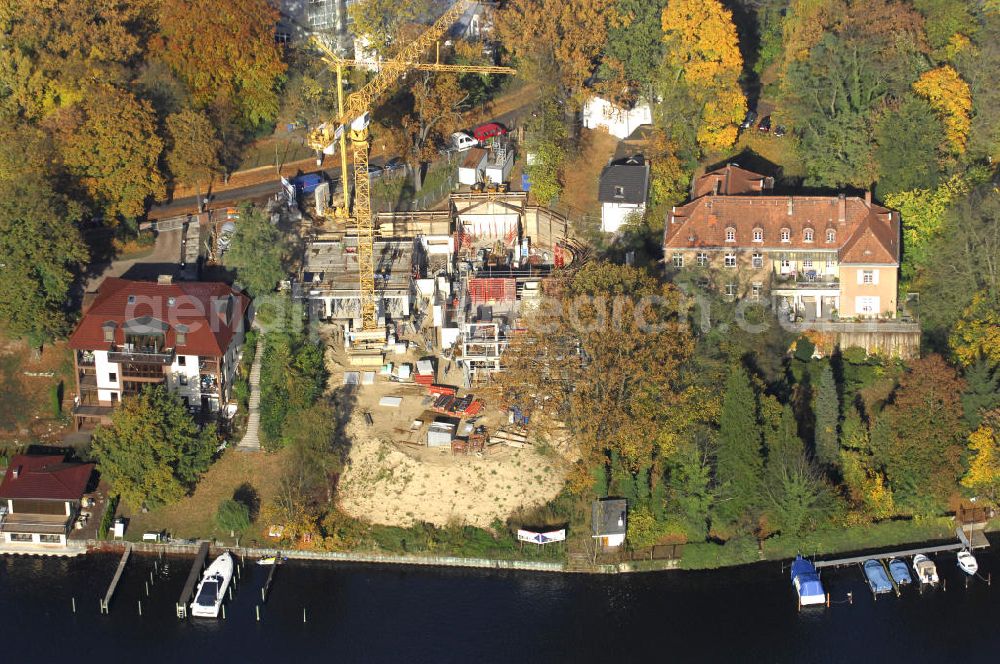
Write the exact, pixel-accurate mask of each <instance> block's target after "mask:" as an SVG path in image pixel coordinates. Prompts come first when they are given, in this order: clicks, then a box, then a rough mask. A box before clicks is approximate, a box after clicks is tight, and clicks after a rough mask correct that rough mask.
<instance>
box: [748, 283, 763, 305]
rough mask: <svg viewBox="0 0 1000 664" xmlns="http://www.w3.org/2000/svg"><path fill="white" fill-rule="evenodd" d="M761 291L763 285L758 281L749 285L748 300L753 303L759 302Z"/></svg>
mask: <svg viewBox="0 0 1000 664" xmlns="http://www.w3.org/2000/svg"><path fill="white" fill-rule="evenodd" d="M763 290H764V284H762V283H760V282H759V281H755V282H753V283H752V284H750V299H752V300H755V301H756V300H760V294H761V292H762V291H763Z"/></svg>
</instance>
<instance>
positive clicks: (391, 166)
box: [385, 157, 406, 173]
mask: <svg viewBox="0 0 1000 664" xmlns="http://www.w3.org/2000/svg"><path fill="white" fill-rule="evenodd" d="M404 166H406V163H405V162H404V161H403V159H402V157H393V158H392V159H390V160H389V161H387V162H385V172H386V173H391V172H392V171H398V170H399V169H401V168H403V167H404Z"/></svg>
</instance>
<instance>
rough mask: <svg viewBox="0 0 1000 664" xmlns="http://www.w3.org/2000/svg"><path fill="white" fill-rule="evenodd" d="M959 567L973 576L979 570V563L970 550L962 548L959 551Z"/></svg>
mask: <svg viewBox="0 0 1000 664" xmlns="http://www.w3.org/2000/svg"><path fill="white" fill-rule="evenodd" d="M958 568H959V569H960V570H962V571H963V572H965V573H966V574H968V575H969V576H973V575H975V573H976V572H978V571H979V563H978V562H977V561H976V557H975V556H974V555H972V553H971V552H970V551H968V550H967V549H962V550H961V551H959V552H958Z"/></svg>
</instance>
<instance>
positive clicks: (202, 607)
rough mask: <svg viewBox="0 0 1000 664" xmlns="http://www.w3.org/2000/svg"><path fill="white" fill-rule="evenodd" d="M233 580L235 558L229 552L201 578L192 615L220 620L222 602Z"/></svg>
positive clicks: (215, 561)
mask: <svg viewBox="0 0 1000 664" xmlns="http://www.w3.org/2000/svg"><path fill="white" fill-rule="evenodd" d="M232 579H233V557H232V556H231V555H229V552H228V551H227V552H226V553H223V554H222V555H221V556H219V557H218V558H216V559H215V560H214V561H213V562H212V564H211V565H209V566H208V569H206V570H205V573H204V574H203V575H202V577H201V582H200V583H199V584H198V592H196V593H195V595H194V601H193V602H191V615H192V616H196V617H198V618H218V617H219V609H220V608H221V607H222V600H224V599H225V598H226V590H227V589H228V588H229V582H230V581H232Z"/></svg>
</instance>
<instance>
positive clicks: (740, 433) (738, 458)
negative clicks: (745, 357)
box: [712, 366, 764, 530]
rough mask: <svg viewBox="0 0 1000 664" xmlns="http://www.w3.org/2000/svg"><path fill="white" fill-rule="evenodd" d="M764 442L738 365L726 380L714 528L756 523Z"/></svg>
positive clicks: (744, 375) (750, 391)
mask: <svg viewBox="0 0 1000 664" xmlns="http://www.w3.org/2000/svg"><path fill="white" fill-rule="evenodd" d="M761 443H762V441H761V436H760V427H759V426H758V423H757V406H756V400H755V397H754V392H753V388H752V387H751V386H750V378H749V376H748V375H747V372H746V370H745V369H744V368H743V367H739V366H738V367H736V368H734V369H733V370H732V372H731V373H730V375H729V378H728V379H727V380H726V387H725V396H724V397H723V400H722V411H721V413H720V416H719V448H718V452H717V454H716V470H715V480H716V484H717V485H718V489H717V493H718V497H717V500H716V505H715V515H714V517H713V519H712V525H713V529H715V530H719V529H720V528H719V526H721V527H723V528H729V529H731V528H733V527H736V526H738V525H742V526H744V527H745V526H747V525H749V524H751V523H752V522H753V520H754V518H755V516H756V512H757V510H758V508H759V506H760V490H761V475H762V471H763V468H764V460H763V457H762V456H761Z"/></svg>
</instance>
